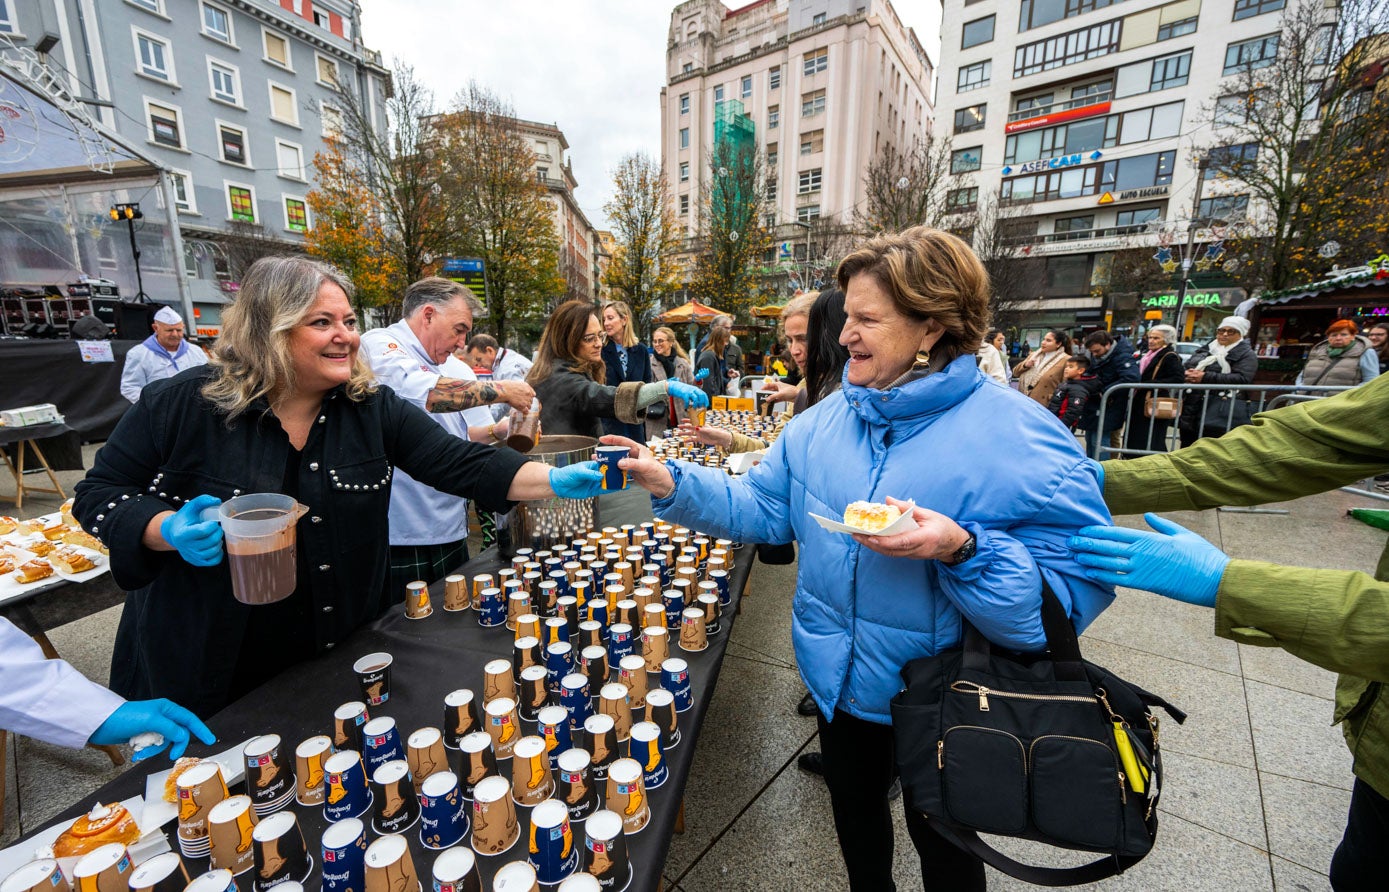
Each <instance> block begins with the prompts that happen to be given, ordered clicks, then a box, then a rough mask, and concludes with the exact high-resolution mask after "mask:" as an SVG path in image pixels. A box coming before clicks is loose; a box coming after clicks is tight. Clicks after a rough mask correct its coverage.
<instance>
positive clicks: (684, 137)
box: [680, 127, 690, 149]
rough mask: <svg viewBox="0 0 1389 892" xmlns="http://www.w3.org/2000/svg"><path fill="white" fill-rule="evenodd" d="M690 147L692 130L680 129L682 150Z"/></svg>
mask: <svg viewBox="0 0 1389 892" xmlns="http://www.w3.org/2000/svg"><path fill="white" fill-rule="evenodd" d="M689 147H690V128H688V127H681V128H680V148H682V149H688V148H689Z"/></svg>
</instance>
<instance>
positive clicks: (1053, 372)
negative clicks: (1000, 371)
mask: <svg viewBox="0 0 1389 892" xmlns="http://www.w3.org/2000/svg"><path fill="white" fill-rule="evenodd" d="M1070 355H1071V339H1070V337H1069V336H1067V334H1066V333H1065V332H1064V331H1061V330H1060V329H1056V330H1055V331H1049V332H1047V333H1046V334H1045V335H1043V336H1042V344H1041V346H1040V347H1038V348H1037V350H1036V351H1034V352H1032V353H1029V354H1028V355H1027V358H1026V359H1024V360H1023V361H1022V362H1020V363H1018V364H1017V365H1015V366H1013V375H1014V376H1015V377H1016V378H1017V379H1018V390H1020V391H1022V393H1023V394H1025V395H1026V396H1029V397H1031V398H1032V399H1034V400H1036V401H1037V402H1039V403H1041V404H1042V405H1044V406H1050V405H1051V395H1052V394H1053V393H1056V388H1058V387H1060V386H1061V381H1062V380H1063V379H1064V378H1065V375H1066V360H1067V359H1068V358H1069V357H1070Z"/></svg>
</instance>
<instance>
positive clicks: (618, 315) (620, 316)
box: [602, 300, 655, 442]
mask: <svg viewBox="0 0 1389 892" xmlns="http://www.w3.org/2000/svg"><path fill="white" fill-rule="evenodd" d="M602 320H603V331H604V332H605V333H606V334H607V336H608V342H607V343H606V344H604V345H603V365H604V367H605V379H604V383H606V384H607V386H609V387H617V386H618V385H620V384H628V383H636V384H644V383H647V382H649V381H652V380H654V379H655V375H654V372H653V371H652V367H651V351H650V350H649V349H647V346H646V345H645V344H643V343H641V342H640V341H638V340H637V331H636V328H635V326H633V324H632V308H631V307H629V306H627V304H625V303H623V302H622V301H620V300H614V301H609V302H608V303H606V304H604V305H603V315H602ZM602 421H603V432H604V433H608V434H614V435H616V436H620V437H629V438H631V439H633V440H641V441H643V442H644V441H645V439H646V436H645V425H644V424H641V423H638V424H629V423H627V422H625V421H620V420H618V419H617V418H616V417H607V416H604V417H603V419H602Z"/></svg>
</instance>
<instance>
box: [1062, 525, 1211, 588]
mask: <svg viewBox="0 0 1389 892" xmlns="http://www.w3.org/2000/svg"><path fill="white" fill-rule="evenodd" d="M1143 519H1144V520H1146V521H1147V522H1148V526H1150V527H1152V528H1153V529H1155V530H1157V532H1156V533H1149V532H1147V531H1145V530H1130V529H1126V528H1124V527H1105V526H1090V527H1086V528H1084V529H1083V530H1081V531H1080V534H1079V535H1078V536H1072V537H1071V538H1070V540H1069V541H1067V543H1066V544H1067V545H1069V546H1070V548H1071V550H1072V551H1073V552H1075V556H1076V562H1077V563H1079V564H1081V565H1083V566H1086V567H1092V568H1093V569H1090V570H1086V571H1085V575H1086V576H1089V577H1090V578H1091V579H1093V580H1095V581H1096V582H1105V583H1109V584H1110V585H1123V586H1127V587H1129V588H1141V589H1145V590H1147V591H1150V592H1157V593H1158V594H1159V595H1162V596H1164V597H1167V598H1173V599H1175V600H1178V601H1185V602H1187V603H1188V604H1200V605H1202V606H1204V607H1214V606H1215V595H1216V592H1217V591H1218V590H1219V589H1220V577H1221V576H1222V575H1223V574H1224V573H1225V566H1226V565H1227V564H1229V563H1230V558H1229V556H1227V555H1226V554H1225V553H1224V552H1223V551H1221V550H1220V549H1219V548H1216V547H1215V546H1214V545H1212V544H1211V543H1209V542H1207V541H1206V540H1205V539H1202V538H1201V537H1200V536H1198V535H1196V534H1195V533H1193V532H1192V531H1191V530H1188V529H1187V528H1186V527H1184V526H1181V525H1180V524H1176V523H1173V522H1172V521H1170V520H1166V519H1164V518H1161V517H1158V516H1157V515H1156V514H1145V515H1143Z"/></svg>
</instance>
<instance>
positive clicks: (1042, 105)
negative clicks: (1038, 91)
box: [1013, 93, 1056, 115]
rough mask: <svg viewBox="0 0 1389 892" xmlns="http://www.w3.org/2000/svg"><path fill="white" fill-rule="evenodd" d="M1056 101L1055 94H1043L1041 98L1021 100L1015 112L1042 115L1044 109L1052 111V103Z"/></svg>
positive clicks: (1031, 97)
mask: <svg viewBox="0 0 1389 892" xmlns="http://www.w3.org/2000/svg"><path fill="white" fill-rule="evenodd" d="M1055 101H1056V95H1055V94H1054V93H1043V94H1042V95H1040V96H1028V97H1027V98H1026V99H1019V100H1018V102H1017V105H1016V106H1014V108H1013V111H1032V110H1034V109H1035V110H1036V111H1037V114H1039V115H1040V114H1042V113H1043V110H1044V109H1050V108H1051V106H1052V103H1054V102H1055Z"/></svg>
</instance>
